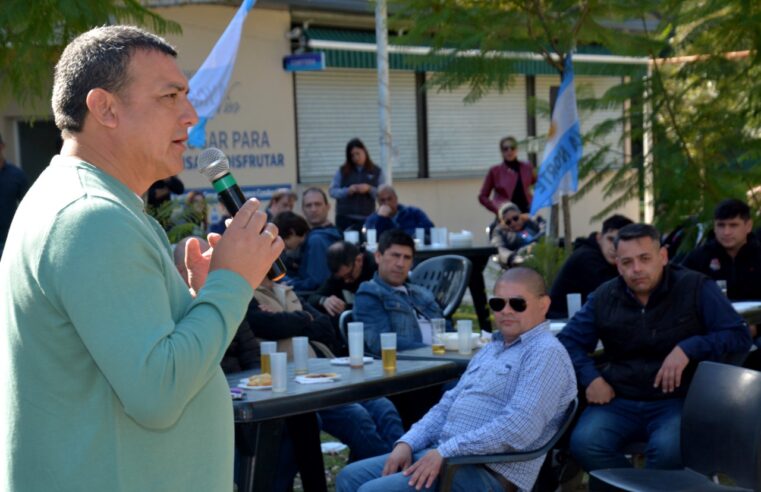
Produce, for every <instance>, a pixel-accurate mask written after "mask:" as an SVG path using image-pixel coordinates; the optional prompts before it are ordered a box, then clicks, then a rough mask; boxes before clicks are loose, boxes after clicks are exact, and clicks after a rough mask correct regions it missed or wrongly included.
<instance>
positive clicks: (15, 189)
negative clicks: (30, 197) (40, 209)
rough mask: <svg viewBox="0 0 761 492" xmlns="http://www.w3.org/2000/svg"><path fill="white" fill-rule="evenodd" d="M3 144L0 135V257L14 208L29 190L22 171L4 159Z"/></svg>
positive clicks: (14, 211)
mask: <svg viewBox="0 0 761 492" xmlns="http://www.w3.org/2000/svg"><path fill="white" fill-rule="evenodd" d="M3 151H5V142H3V136H2V135H0V256H2V254H3V247H4V246H5V239H6V238H7V237H8V229H9V228H10V227H11V221H12V220H13V215H14V214H15V213H16V208H17V207H18V204H19V203H20V202H21V199H22V198H24V195H25V194H26V190H28V189H29V181H28V180H27V179H26V174H24V171H22V170H21V169H19V168H18V167H16V166H14V165H13V164H11V163H10V162H8V161H7V160H6V159H5V156H4V155H3Z"/></svg>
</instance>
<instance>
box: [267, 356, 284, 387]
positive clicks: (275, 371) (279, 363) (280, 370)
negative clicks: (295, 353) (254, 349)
mask: <svg viewBox="0 0 761 492" xmlns="http://www.w3.org/2000/svg"><path fill="white" fill-rule="evenodd" d="M270 365H272V391H273V392H274V393H282V392H283V391H285V390H286V388H288V354H286V353H285V352H274V353H271V354H270Z"/></svg>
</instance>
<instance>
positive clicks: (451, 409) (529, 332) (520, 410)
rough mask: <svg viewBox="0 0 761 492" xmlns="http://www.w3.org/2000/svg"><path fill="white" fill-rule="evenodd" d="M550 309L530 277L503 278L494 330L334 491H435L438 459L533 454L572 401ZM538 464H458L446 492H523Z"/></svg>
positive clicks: (512, 273)
mask: <svg viewBox="0 0 761 492" xmlns="http://www.w3.org/2000/svg"><path fill="white" fill-rule="evenodd" d="M549 305H550V300H549V297H547V294H546V291H545V285H544V280H543V279H542V277H541V275H539V274H538V273H537V272H536V271H534V270H531V269H529V268H523V267H518V268H512V269H510V270H508V271H507V272H505V273H504V274H503V275H502V276H501V277H500V278H499V280H497V284H496V286H495V287H494V297H493V298H491V299H490V300H489V306H491V308H492V310H493V311H494V317H495V320H496V322H497V325H498V326H499V332H495V333H494V336H493V338H492V342H491V343H489V344H488V345H486V346H485V347H483V348H482V349H481V350H479V351H478V353H477V354H476V355H475V356H474V357H473V359H472V360H471V361H470V364H468V368H467V369H466V371H465V374H463V376H462V377H461V378H460V381H459V382H458V383H457V386H455V387H454V388H453V389H452V390H451V391H448V392H447V393H445V394H444V396H443V398H442V399H441V401H440V402H439V403H438V404H437V405H436V406H434V407H433V408H431V410H429V411H428V413H427V414H426V415H425V416H424V417H423V418H422V419H421V420H420V421H419V422H417V423H416V424H415V425H413V426H412V428H411V429H410V431H409V432H407V433H406V434H405V435H403V436H402V437H401V438H400V439H399V440H398V441H397V442H396V445H395V446H394V450H393V451H392V452H391V453H390V454H387V455H382V456H378V457H375V458H370V459H367V460H363V461H359V462H355V463H352V464H350V465H349V466H347V467H346V468H344V470H343V471H342V472H341V474H339V476H338V479H337V482H336V485H337V490H338V491H339V492H346V491H352V492H353V491H356V490H357V489H358V488H359V487H360V486H362V488H361V489H360V490H362V491H363V492H375V491H380V492H394V491H408V490H411V487H416V488H417V489H418V490H420V489H421V488H425V489H426V490H428V489H431V490H435V487H436V485H437V484H436V482H437V479H438V475H439V471H440V470H441V464H442V458H443V457H448V456H464V455H482V454H493V453H501V452H505V451H508V450H516V451H521V450H528V449H535V448H537V447H539V446H541V445H542V444H543V443H545V442H547V440H548V439H549V438H550V437H551V436H552V435H553V434H554V433H555V432H556V431H557V429H558V427H559V426H560V425H561V423H562V420H563V415H564V413H565V410H566V408H567V407H568V404H569V403H570V402H571V400H573V398H574V397H575V396H576V378H575V377H574V373H573V365H572V364H571V360H570V358H569V357H568V353H567V352H566V351H565V349H564V348H563V346H562V345H561V344H560V343H559V342H558V341H557V339H556V338H555V337H554V336H552V334H551V333H550V331H549V323H548V322H547V321H546V320H545V315H546V313H547V308H549ZM543 461H544V457H543V456H542V457H540V458H536V459H534V460H531V461H527V462H521V463H495V464H492V465H488V467H487V466H483V465H466V466H464V467H462V468H461V469H460V471H458V473H457V474H456V475H455V479H454V487H453V489H454V490H508V491H514V490H517V489H520V490H531V489H532V487H533V485H534V482H535V481H536V477H537V475H538V474H539V469H540V468H541V466H542V462H543Z"/></svg>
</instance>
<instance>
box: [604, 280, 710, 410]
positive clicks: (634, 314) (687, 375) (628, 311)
mask: <svg viewBox="0 0 761 492" xmlns="http://www.w3.org/2000/svg"><path fill="white" fill-rule="evenodd" d="M704 279H705V276H704V275H702V274H700V273H697V272H693V271H692V270H688V269H686V268H684V267H681V266H674V265H667V266H666V267H665V269H664V272H663V278H662V279H661V283H660V284H659V285H658V286H657V287H656V288H655V290H654V291H653V293H652V294H651V295H650V298H649V299H648V302H647V306H645V307H643V306H642V305H641V304H640V303H639V301H637V299H636V298H635V297H634V295H633V294H632V293H630V292H629V291H628V288H627V287H626V284H625V283H624V280H623V278H621V277H616V278H614V279H613V280H609V281H608V282H605V283H604V284H602V285H601V286H600V288H599V289H597V291H596V293H595V319H596V325H597V334H598V335H599V337H600V340H601V341H602V343H603V346H604V347H605V362H604V363H603V365H602V367H601V368H600V372H601V374H602V377H603V378H604V379H605V380H606V381H607V382H608V384H610V385H611V386H612V387H613V389H614V390H615V392H616V396H621V397H623V398H630V399H633V400H659V399H665V398H675V397H684V396H685V395H686V394H687V389H688V388H689V386H690V381H691V380H692V375H693V373H694V372H695V367H696V366H697V363H696V362H694V361H690V364H689V365H688V366H687V368H686V369H685V370H684V373H683V374H682V382H681V386H680V387H679V388H677V389H676V390H674V392H673V393H667V394H664V393H663V392H662V390H661V388H660V387H659V388H654V387H653V383H654V382H655V375H656V374H657V373H658V370H659V369H660V367H661V364H663V360H664V359H665V358H666V356H667V355H668V354H669V353H670V352H671V351H672V350H673V349H674V347H675V346H676V344H677V343H678V342H680V341H682V340H684V339H686V338H689V337H691V336H694V335H702V334H704V333H705V332H706V329H705V326H703V322H702V320H701V317H700V311H699V299H700V289H701V286H702V284H703V281H704Z"/></svg>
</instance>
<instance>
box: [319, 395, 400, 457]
mask: <svg viewBox="0 0 761 492" xmlns="http://www.w3.org/2000/svg"><path fill="white" fill-rule="evenodd" d="M317 416H318V418H319V420H320V427H321V429H322V430H324V431H325V432H327V433H328V434H330V435H332V436H334V437H336V438H338V440H340V441H341V442H342V443H344V444H346V445H347V446H349V450H350V460H351V461H355V460H362V459H365V458H371V457H373V456H378V455H379V454H386V453H388V452H390V451H391V448H392V447H393V445H394V443H395V442H396V441H397V440H398V439H399V438H400V437H402V434H403V433H404V428H403V427H402V418H401V417H400V416H399V412H397V411H396V407H395V406H394V404H393V403H391V401H390V400H389V399H387V398H376V399H373V400H367V401H363V402H361V403H352V404H349V405H342V406H340V407H336V408H331V409H329V410H322V411H320V412H318V413H317Z"/></svg>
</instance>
